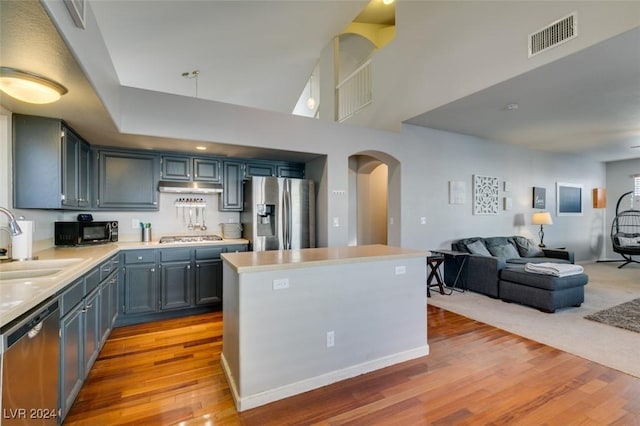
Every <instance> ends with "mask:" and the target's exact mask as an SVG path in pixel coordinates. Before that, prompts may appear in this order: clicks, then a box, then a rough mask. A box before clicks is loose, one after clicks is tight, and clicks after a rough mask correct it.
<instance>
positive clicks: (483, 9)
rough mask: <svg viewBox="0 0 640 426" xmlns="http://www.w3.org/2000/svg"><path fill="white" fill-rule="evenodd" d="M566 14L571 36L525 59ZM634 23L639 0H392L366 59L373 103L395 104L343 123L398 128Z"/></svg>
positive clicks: (639, 20)
mask: <svg viewBox="0 0 640 426" xmlns="http://www.w3.org/2000/svg"><path fill="white" fill-rule="evenodd" d="M574 11H577V13H578V18H577V21H578V37H576V38H574V39H573V40H570V41H569V42H567V43H564V44H562V45H559V46H556V47H554V48H553V49H550V50H549V51H547V52H545V53H544V54H541V55H536V56H534V57H532V58H528V57H527V56H528V55H527V53H528V52H527V38H528V35H529V34H530V33H532V32H535V31H537V30H539V29H541V28H543V27H545V26H546V25H549V24H551V23H552V22H554V21H556V20H558V19H560V18H563V17H565V16H567V15H569V14H570V13H572V12H574ZM639 24H640V2H631V1H552V2H549V1H547V2H541V1H400V2H398V3H397V4H396V37H395V39H394V40H393V41H392V42H391V43H389V44H388V45H387V46H385V47H384V48H382V49H380V50H379V51H377V52H376V54H375V55H374V56H373V58H372V75H373V93H374V96H375V99H386V98H387V97H392V98H393V99H402V100H403V102H402V103H401V104H397V103H395V102H394V103H393V104H392V105H388V104H384V103H383V104H378V105H376V107H375V108H366V109H364V110H362V111H360V112H359V113H358V114H357V115H356V116H355V117H354V118H350V119H349V122H350V123H352V124H359V125H365V126H369V127H378V128H386V129H392V128H399V126H400V124H399V123H401V122H402V121H404V120H407V119H409V118H411V117H414V116H416V115H419V114H422V113H424V112H425V111H430V110H431V109H434V108H436V107H439V106H441V105H444V104H447V103H449V102H451V101H454V100H456V99H459V98H462V97H464V96H466V95H469V94H471V93H475V92H477V91H479V90H482V89H485V88H487V87H489V86H492V85H494V84H497V83H499V82H502V81H504V80H507V79H509V78H512V77H515V76H517V75H520V74H523V73H525V72H527V71H530V70H532V69H534V68H536V67H539V66H541V65H544V64H547V63H550V62H553V61H554V60H556V59H559V58H561V57H563V56H566V55H568V54H571V53H574V52H577V51H579V50H581V49H584V48H586V47H589V46H591V45H594V44H596V43H598V42H600V41H603V40H605V39H607V38H610V37H613V36H615V35H617V34H621V33H623V32H625V31H627V30H630V29H632V28H635V27H637V26H638V25H639ZM408 82H410V83H411V84H408ZM414 83H415V84H414ZM415 87H421V88H426V90H419V91H417V90H415ZM375 99H374V102H375Z"/></svg>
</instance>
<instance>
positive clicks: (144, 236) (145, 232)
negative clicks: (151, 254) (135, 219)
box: [142, 228, 151, 243]
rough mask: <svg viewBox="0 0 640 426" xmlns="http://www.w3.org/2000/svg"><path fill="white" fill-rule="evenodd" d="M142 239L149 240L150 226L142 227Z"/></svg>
mask: <svg viewBox="0 0 640 426" xmlns="http://www.w3.org/2000/svg"><path fill="white" fill-rule="evenodd" d="M142 241H143V242H145V243H148V242H150V241H151V228H142Z"/></svg>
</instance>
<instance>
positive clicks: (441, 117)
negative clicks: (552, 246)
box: [406, 28, 640, 161]
mask: <svg viewBox="0 0 640 426" xmlns="http://www.w3.org/2000/svg"><path fill="white" fill-rule="evenodd" d="M513 104H516V105H517V108H513V107H512V108H509V105H513ZM406 122H407V123H410V124H415V125H418V126H424V127H431V128H435V129H440V130H447V131H451V132H456V133H463V134H468V135H473V136H478V137H481V138H484V139H489V140H495V141H499V142H504V143H510V144H516V145H521V146H526V147H528V148H532V149H543V150H547V151H556V152H568V153H581V152H582V153H585V154H588V155H592V156H597V157H598V158H599V159H600V160H601V161H613V160H620V159H625V158H631V157H633V156H634V154H635V156H640V153H637V152H636V153H634V152H633V151H632V150H631V147H632V146H633V145H637V144H638V143H639V142H640V28H636V29H634V30H631V31H628V32H626V33H623V34H621V35H618V36H616V37H613V38H611V39H608V40H605V41H603V42H601V43H599V44H597V45H595V46H592V47H589V48H588V49H584V50H582V51H579V52H576V53H574V54H572V55H568V56H566V57H564V58H561V59H559V60H557V61H555V62H552V63H550V64H547V65H544V66H541V67H539V68H536V69H534V70H532V71H529V72H527V73H525V74H522V75H519V76H517V77H514V78H511V79H509V80H507V81H504V82H501V83H499V84H496V85H495V86H492V87H489V88H487V89H484V90H481V91H479V92H476V93H474V94H472V95H469V96H466V97H464V98H462V99H458V100H456V101H453V102H451V103H448V104H446V105H443V106H441V107H439V108H436V109H434V110H432V111H429V112H425V113H424V114H420V115H418V116H416V117H413V118H411V119H409V120H407V121H406Z"/></svg>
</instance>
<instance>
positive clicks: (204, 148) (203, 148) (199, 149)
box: [196, 146, 207, 151]
mask: <svg viewBox="0 0 640 426" xmlns="http://www.w3.org/2000/svg"><path fill="white" fill-rule="evenodd" d="M196 149H197V150H198V151H206V150H207V147H206V146H196Z"/></svg>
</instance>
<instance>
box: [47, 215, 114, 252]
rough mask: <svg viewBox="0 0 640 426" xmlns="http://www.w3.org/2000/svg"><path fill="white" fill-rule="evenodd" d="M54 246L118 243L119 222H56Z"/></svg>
mask: <svg viewBox="0 0 640 426" xmlns="http://www.w3.org/2000/svg"><path fill="white" fill-rule="evenodd" d="M54 226H55V229H54V244H55V245H57V246H83V245H90V244H103V243H111V242H115V241H118V221H115V220H112V221H108V222H99V221H95V222H94V221H92V222H55V224H54Z"/></svg>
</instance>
